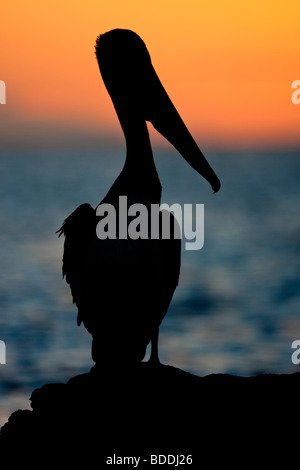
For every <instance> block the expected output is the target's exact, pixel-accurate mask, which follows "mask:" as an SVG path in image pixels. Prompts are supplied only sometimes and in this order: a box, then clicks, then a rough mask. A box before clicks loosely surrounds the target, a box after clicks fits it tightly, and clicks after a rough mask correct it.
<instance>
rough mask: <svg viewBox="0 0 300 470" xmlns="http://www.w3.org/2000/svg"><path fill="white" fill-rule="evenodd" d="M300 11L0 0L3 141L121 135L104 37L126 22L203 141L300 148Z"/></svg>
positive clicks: (232, 4)
mask: <svg viewBox="0 0 300 470" xmlns="http://www.w3.org/2000/svg"><path fill="white" fill-rule="evenodd" d="M299 18H300V3H299V1H298V0H293V1H291V0H286V1H284V2H282V1H274V0H273V1H269V0H264V1H261V0H253V1H251V2H245V1H242V0H240V1H239V0H227V1H225V0H224V1H222V0H216V1H213V2H208V1H205V2H204V1H199V0H184V1H178V0H172V1H170V0H166V1H162V0H151V1H141V0H128V1H121V0H110V1H106V0H105V1H101V0H98V1H96V0H86V1H84V2H83V1H78V0H72V1H58V0H51V1H43V2H40V1H33V0H27V1H26V2H24V1H20V0H15V1H14V2H8V1H7V2H5V3H4V2H2V5H1V30H0V79H1V80H4V82H5V83H6V93H7V96H6V101H7V102H6V105H1V106H0V139H1V141H2V145H3V146H4V147H10V146H12V147H13V146H16V145H17V146H19V147H21V148H22V146H24V148H25V147H28V146H29V147H30V146H35V144H38V143H41V142H42V143H43V142H44V143H45V145H47V144H48V143H52V144H53V141H55V140H56V142H57V145H60V144H62V143H63V142H68V143H69V144H70V145H71V144H72V142H74V143H76V139H77V140H78V139H79V137H78V136H81V137H82V139H85V140H84V142H85V143H87V144H88V143H93V142H98V140H97V139H100V140H101V139H103V141H104V140H105V139H111V140H112V141H113V140H118V138H120V139H122V134H121V131H120V127H119V123H118V120H117V116H116V114H115V111H114V109H113V106H112V103H111V101H110V98H109V95H108V93H107V91H106V89H105V87H104V85H103V82H102V79H101V76H100V73H99V69H98V65H97V61H96V58H95V55H94V43H95V39H96V37H97V35H98V34H100V33H103V32H106V31H108V30H110V29H113V28H125V29H132V30H134V31H135V32H137V33H138V34H139V35H140V36H141V37H142V38H143V40H144V41H145V43H146V45H147V47H148V50H149V52H150V55H151V58H152V63H153V65H154V67H155V69H156V71H157V73H158V75H159V77H160V79H161V81H162V83H163V85H164V86H165V88H166V91H167V92H168V94H169V96H170V97H171V99H172V100H173V103H174V104H175V106H176V108H177V109H178V111H179V113H180V114H181V116H182V118H183V120H184V121H185V123H186V124H187V126H188V127H189V129H190V131H191V132H192V134H193V136H194V137H195V139H196V140H197V142H198V143H199V144H200V146H204V147H205V146H208V147H216V148H219V147H222V148H223V147H231V148H240V147H247V146H250V147H260V146H263V147H265V146H272V147H275V148H276V147H278V146H280V147H281V148H285V147H289V148H293V147H296V146H299V144H300V104H299V105H295V104H293V103H292V101H291V95H292V92H293V91H294V90H292V88H291V85H292V82H293V81H294V80H297V79H298V80H299V79H300V34H299ZM153 136H154V138H156V135H155V133H153ZM0 145H1V144H0Z"/></svg>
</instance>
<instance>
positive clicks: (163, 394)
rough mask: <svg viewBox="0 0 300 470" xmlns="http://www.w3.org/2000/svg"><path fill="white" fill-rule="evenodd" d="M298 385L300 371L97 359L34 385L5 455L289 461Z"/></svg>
mask: <svg viewBox="0 0 300 470" xmlns="http://www.w3.org/2000/svg"><path fill="white" fill-rule="evenodd" d="M299 386H300V373H296V374H291V375H275V374H274V375H273V374H269V375H268V374H267V375H258V376H256V377H249V378H244V377H237V376H232V375H226V374H216V375H208V376H206V377H198V376H195V375H192V374H189V373H187V372H184V371H182V370H180V369H176V368H174V367H171V366H163V365H161V366H158V367H157V366H156V367H154V366H152V365H150V364H147V363H140V364H139V365H137V366H135V367H131V368H128V367H126V366H125V365H122V364H121V363H120V364H117V365H116V367H115V369H114V370H113V371H112V370H108V369H106V368H102V367H101V366H100V365H96V366H95V367H93V368H92V369H91V371H90V372H88V373H85V374H82V375H78V376H76V377H74V378H72V379H71V380H69V381H68V382H67V383H66V384H63V383H56V384H46V385H44V386H43V387H41V388H40V389H36V390H34V391H33V393H32V396H31V406H32V411H30V410H24V411H21V410H18V411H16V412H14V413H13V414H12V415H11V417H10V418H9V421H8V422H7V423H6V424H5V425H4V426H3V427H2V429H1V434H0V448H1V462H4V459H7V463H9V464H10V465H14V464H15V465H16V464H18V463H22V465H23V466H24V465H26V468H27V466H29V465H31V466H33V465H34V464H36V465H37V466H39V467H40V468H42V467H43V465H42V463H43V464H45V463H47V464H48V463H49V462H50V461H53V463H56V464H58V462H59V463H60V466H62V465H65V464H66V463H67V464H68V468H69V466H70V465H75V464H78V463H79V462H83V463H84V464H86V463H87V461H88V460H90V461H91V462H94V463H95V462H97V468H102V467H103V468H113V467H114V466H116V465H118V464H119V463H120V464H121V460H120V462H117V458H120V459H121V458H123V457H124V456H136V457H137V456H140V462H139V468H148V467H149V468H153V465H154V466H155V465H157V466H159V463H158V460H157V462H156V463H155V459H154V458H153V461H152V465H151V455H158V454H161V455H164V456H168V455H174V456H176V455H177V456H179V457H178V466H182V465H186V466H188V465H189V467H188V468H190V467H191V463H187V460H186V457H187V456H191V460H192V462H193V465H194V466H195V467H196V468H200V467H201V466H203V462H204V461H209V466H204V468H215V465H220V464H222V465H225V463H227V464H228V463H230V464H231V466H235V464H238V463H239V464H240V465H241V466H240V467H239V468H244V464H243V465H242V464H241V460H240V459H241V457H240V456H241V455H243V459H242V460H243V461H244V462H247V463H249V462H250V461H251V460H252V459H253V462H256V463H257V462H260V464H262V463H263V462H267V463H268V464H270V462H272V459H274V462H276V463H277V464H278V462H279V460H280V459H284V462H285V463H286V462H287V459H289V458H293V457H294V455H295V456H296V453H297V450H298V444H297V446H296V447H293V446H294V444H293V442H294V440H295V442H297V436H298V434H297V433H298V430H297V429H298V423H299V406H298V400H299V399H298V396H299ZM41 456H43V457H41ZM113 456H114V457H113ZM180 456H183V457H181V460H182V463H181V464H180V463H179V460H180ZM109 458H111V459H112V460H111V462H112V464H110V463H108V462H110V460H109ZM113 458H114V459H115V460H114V461H113ZM184 459H185V460H184ZM144 460H147V462H144ZM169 461H170V462H171V463H169V465H168V462H167V460H166V463H165V464H164V465H163V457H162V458H161V465H163V468H173V467H174V465H175V463H176V461H175V463H173V464H172V462H173V460H172V458H171V457H170V458H169ZM113 462H114V463H113ZM122 464H123V465H124V464H126V465H127V464H128V465H132V466H133V465H134V463H133V461H132V462H131V461H129V463H128V462H125V463H124V461H122ZM41 465H42V467H41ZM107 465H110V467H107ZM161 465H160V466H159V468H160V467H161ZM172 465H173V466H172ZM174 468H175V467H174ZM184 468H186V467H184Z"/></svg>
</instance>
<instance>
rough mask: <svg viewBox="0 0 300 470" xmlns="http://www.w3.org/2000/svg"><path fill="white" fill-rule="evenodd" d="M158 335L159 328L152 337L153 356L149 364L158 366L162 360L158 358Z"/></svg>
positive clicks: (151, 355)
mask: <svg viewBox="0 0 300 470" xmlns="http://www.w3.org/2000/svg"><path fill="white" fill-rule="evenodd" d="M158 335H159V328H156V329H155V330H154V332H153V333H152V336H151V354H150V359H149V361H148V362H149V364H152V365H156V366H158V365H159V364H160V360H159V357H158Z"/></svg>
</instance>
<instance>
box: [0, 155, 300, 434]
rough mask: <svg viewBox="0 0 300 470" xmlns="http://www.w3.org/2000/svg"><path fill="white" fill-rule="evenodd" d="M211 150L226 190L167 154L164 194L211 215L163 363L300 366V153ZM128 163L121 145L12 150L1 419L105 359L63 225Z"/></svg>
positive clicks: (166, 339)
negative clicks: (83, 306)
mask: <svg viewBox="0 0 300 470" xmlns="http://www.w3.org/2000/svg"><path fill="white" fill-rule="evenodd" d="M206 156H207V159H208V160H209V162H210V164H211V165H212V167H213V168H214V169H215V171H216V173H217V174H218V176H219V178H220V179H221V182H222V187H221V190H220V192H219V193H217V194H213V193H212V191H211V189H210V186H209V185H208V184H207V182H206V181H205V180H203V179H202V177H201V176H199V175H198V174H197V173H195V172H194V171H193V170H192V169H191V168H190V167H189V166H188V165H187V163H186V162H185V161H184V160H183V159H182V158H181V157H180V155H178V154H177V153H176V152H171V151H169V150H160V149H157V150H156V151H155V161H156V165H157V169H158V172H159V176H160V180H161V183H162V186H163V194H162V202H166V203H168V204H173V203H179V204H193V205H195V204H204V221H205V222H204V224H205V226H204V246H203V248H202V249H201V250H197V251H195V250H194V251H192V250H185V249H184V246H183V249H182V267H181V276H180V283H179V286H178V288H177V291H176V292H175V295H174V297H173V301H172V304H171V306H170V308H169V311H168V313H167V315H166V317H165V319H164V320H163V323H162V326H161V333H160V340H159V351H160V358H161V361H162V362H163V363H165V364H170V365H173V366H176V367H180V368H182V369H184V370H187V371H190V372H192V373H195V374H198V375H201V376H203V375H206V374H210V373H230V374H238V375H242V376H250V375H256V374H258V373H268V372H269V373H293V372H297V371H300V365H297V364H293V362H292V360H291V357H292V353H293V349H292V348H291V345H292V342H293V341H294V340H297V339H300V283H299V278H300V257H299V252H300V211H299V207H300V184H299V181H300V153H299V152H296V151H294V152H292V151H287V152H282V151H281V152H279V151H268V152H267V151H264V152H258V151H248V152H245V151H244V152H241V153H239V152H237V151H234V152H231V153H230V152H226V153H224V152H219V153H217V152H212V153H207V154H206ZM123 161H124V154H123V152H122V151H112V150H111V151H110V150H100V151H99V152H96V151H89V152H82V151H68V152H66V151H62V152H55V151H52V152H50V151H48V152H47V151H44V152H40V151H33V152H26V151H22V152H21V151H20V152H17V151H14V152H4V153H2V155H1V157H0V180H1V182H0V193H1V194H0V227H1V230H0V239H1V244H0V251H1V276H0V309H1V314H0V340H1V341H4V343H5V347H6V364H0V426H1V425H2V424H4V423H5V422H6V421H7V419H8V417H9V415H10V414H11V412H12V411H14V410H16V409H18V408H21V409H25V408H30V402H29V397H30V394H31V392H32V391H33V389H34V388H37V387H40V386H42V385H43V384H44V383H51V382H60V381H62V382H66V381H67V380H68V379H69V378H71V377H72V376H74V375H77V374H80V373H83V372H86V371H88V370H89V369H90V368H91V367H92V366H93V361H92V359H91V355H90V347H91V337H90V335H89V334H88V333H87V331H86V330H85V329H84V327H83V326H81V327H77V325H76V315H77V311H76V307H75V306H74V305H73V304H72V299H71V294H70V290H69V286H68V285H67V284H66V282H65V281H64V280H63V279H62V273H61V259H62V253H63V240H62V238H58V237H57V234H56V233H55V232H56V230H58V229H59V228H60V226H61V224H62V222H63V220H64V219H65V218H66V217H67V216H68V215H69V214H70V213H71V212H72V211H73V210H74V209H75V208H76V207H77V206H78V205H80V204H81V203H83V202H89V203H90V204H92V205H93V206H96V205H97V204H98V203H99V202H100V201H101V199H102V198H103V196H104V195H105V194H106V192H107V191H108V189H109V187H110V186H111V184H112V183H113V181H114V180H115V178H116V177H117V175H118V174H119V172H120V171H121V168H122V166H123ZM117 366H118V367H120V365H117Z"/></svg>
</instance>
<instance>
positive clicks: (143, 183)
mask: <svg viewBox="0 0 300 470" xmlns="http://www.w3.org/2000/svg"><path fill="white" fill-rule="evenodd" d="M95 49H96V57H97V60H98V64H99V68H100V73H101V75H102V78H103V81H104V84H105V86H106V88H107V91H108V93H109V95H110V97H111V99H112V102H113V105H114V107H115V110H116V113H117V115H118V118H119V121H120V125H121V128H122V130H123V133H124V136H125V141H126V159H125V164H124V167H123V169H122V171H121V173H120V174H119V176H118V177H117V179H116V180H115V182H114V183H113V185H112V186H111V188H110V189H109V191H108V193H107V194H106V196H105V197H104V198H103V200H102V201H101V203H100V204H104V203H109V204H111V205H112V206H114V207H115V210H116V213H118V210H119V197H120V196H126V197H127V202H128V205H132V204H135V203H140V204H143V205H145V206H146V207H147V208H150V206H151V205H152V204H160V200H161V184H160V181H159V178H158V174H157V171H156V167H155V164H154V160H153V154H152V149H151V144H150V139H149V133H148V129H147V124H146V121H149V122H151V123H152V125H153V126H154V128H155V129H156V130H157V131H158V132H159V133H160V134H161V135H163V136H164V137H165V138H166V139H167V140H168V141H169V142H170V143H171V144H172V145H173V146H174V147H175V148H176V149H177V150H178V152H179V153H180V154H181V155H182V156H183V158H184V159H185V160H186V161H187V162H188V163H189V164H190V165H191V166H192V167H193V168H194V169H195V170H196V171H197V172H198V173H200V175H202V176H203V177H204V178H205V179H206V180H207V181H208V182H209V183H210V185H211V187H212V189H213V191H214V192H217V191H218V190H219V188H220V181H219V179H218V178H217V176H216V174H215V173H214V171H213V170H212V168H211V167H210V165H209V164H208V162H207V160H206V159H205V157H204V155H203V154H202V152H201V151H200V149H199V148H198V146H197V144H196V142H195V141H194V139H193V138H192V136H191V134H190V133H189V131H188V129H187V128H186V126H185V124H184V123H183V121H182V119H181V118H180V116H179V114H178V112H177V111H176V109H175V107H174V105H173V104H172V102H171V100H170V98H169V97H168V95H167V93H166V91H165V90H164V88H163V86H162V84H161V82H160V80H159V78H158V76H157V75H156V72H155V70H154V68H153V66H152V63H151V59H150V55H149V53H148V50H147V48H146V46H145V44H144V42H143V40H142V39H141V38H140V37H139V36H138V35H137V34H136V33H134V32H133V31H130V30H125V29H114V30H112V31H109V32H107V33H105V34H101V35H100V36H99V37H98V38H97V40H96V46H95ZM149 213H150V212H149ZM99 220H100V217H99V216H97V214H96V209H93V208H92V207H91V206H90V205H89V204H82V205H81V206H79V207H78V208H77V209H76V210H75V211H74V212H73V213H72V214H71V215H70V216H69V217H68V218H67V219H66V220H65V221H64V224H63V225H62V227H61V229H60V230H59V231H58V232H59V236H60V235H61V234H64V235H65V242H64V254H63V276H65V278H66V281H67V283H68V284H69V285H70V288H71V292H72V296H73V302H74V303H75V304H76V305H77V308H78V317H77V322H78V325H80V323H81V322H83V324H84V325H85V327H86V329H87V330H88V331H89V332H90V333H91V335H92V337H93V344H92V358H93V360H94V361H95V362H99V361H102V363H108V362H109V363H111V362H113V361H117V360H120V359H121V360H123V361H125V362H127V363H132V362H139V361H141V360H142V359H143V358H144V356H145V352H146V348H147V345H148V344H149V343H150V341H151V356H150V361H151V362H153V363H159V358H158V332H159V326H160V324H161V322H162V320H163V318H164V316H165V314H166V313H167V310H168V307H169V304H170V302H171V299H172V296H173V293H174V291H175V289H176V286H177V285H178V279H179V272H180V260H181V240H179V239H177V238H176V237H175V228H176V227H175V224H176V221H175V220H174V219H173V230H172V231H171V235H170V238H169V239H168V240H166V239H162V237H161V233H160V236H159V238H158V239H151V238H148V239H141V238H139V239H135V240H133V239H130V238H127V239H120V238H117V239H109V238H107V239H105V240H100V239H99V238H98V237H97V235H96V226H97V223H98V222H99ZM117 220H118V217H117ZM149 224H150V222H149ZM149 230H150V228H149Z"/></svg>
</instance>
